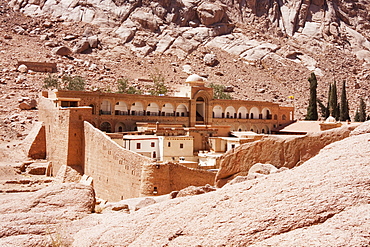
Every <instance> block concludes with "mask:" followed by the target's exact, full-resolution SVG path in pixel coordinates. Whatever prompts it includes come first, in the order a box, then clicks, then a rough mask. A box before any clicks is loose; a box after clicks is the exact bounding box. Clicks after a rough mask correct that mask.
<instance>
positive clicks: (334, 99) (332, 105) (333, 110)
mask: <svg viewBox="0 0 370 247" xmlns="http://www.w3.org/2000/svg"><path fill="white" fill-rule="evenodd" d="M329 111H330V114H331V115H332V116H333V117H334V118H335V119H336V120H338V119H339V111H338V96H337V83H336V82H335V81H334V84H333V85H332V86H331V91H330V98H329Z"/></svg>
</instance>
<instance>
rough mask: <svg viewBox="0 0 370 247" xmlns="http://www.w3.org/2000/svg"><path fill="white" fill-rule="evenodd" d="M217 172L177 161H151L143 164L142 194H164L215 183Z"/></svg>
mask: <svg viewBox="0 0 370 247" xmlns="http://www.w3.org/2000/svg"><path fill="white" fill-rule="evenodd" d="M215 176H216V173H214V172H209V171H205V170H199V169H193V168H188V167H186V166H183V165H180V164H176V163H165V164H160V163H150V164H146V165H144V166H143V172H142V175H141V179H142V184H141V195H142V196H153V195H164V194H168V193H170V192H172V191H176V190H181V189H184V188H186V187H188V186H191V185H194V186H203V185H206V184H211V185H213V184H214V181H215Z"/></svg>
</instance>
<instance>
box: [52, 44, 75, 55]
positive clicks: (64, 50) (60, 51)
mask: <svg viewBox="0 0 370 247" xmlns="http://www.w3.org/2000/svg"><path fill="white" fill-rule="evenodd" d="M52 52H53V53H54V54H56V55H60V56H68V55H71V54H72V51H71V49H69V48H68V47H66V46H58V47H55V48H53V50H52Z"/></svg>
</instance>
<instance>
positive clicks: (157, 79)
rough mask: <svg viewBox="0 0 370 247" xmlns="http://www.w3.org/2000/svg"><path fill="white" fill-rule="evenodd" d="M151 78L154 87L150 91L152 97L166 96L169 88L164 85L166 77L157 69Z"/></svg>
mask: <svg viewBox="0 0 370 247" xmlns="http://www.w3.org/2000/svg"><path fill="white" fill-rule="evenodd" d="M150 78H151V79H152V81H153V85H152V86H151V89H150V90H149V93H150V94H151V95H156V96H158V95H166V94H167V92H168V88H167V86H166V84H165V83H164V81H165V77H164V75H163V74H162V73H161V72H160V71H159V70H158V69H156V72H155V73H153V74H151V75H150Z"/></svg>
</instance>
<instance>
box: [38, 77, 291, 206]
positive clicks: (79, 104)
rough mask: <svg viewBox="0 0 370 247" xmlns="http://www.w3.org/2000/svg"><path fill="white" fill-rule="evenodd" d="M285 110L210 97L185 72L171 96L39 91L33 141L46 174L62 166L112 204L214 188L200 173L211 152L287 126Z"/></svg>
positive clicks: (212, 156)
mask: <svg viewBox="0 0 370 247" xmlns="http://www.w3.org/2000/svg"><path fill="white" fill-rule="evenodd" d="M293 113H294V108H293V107H283V106H280V105H279V104H276V103H271V102H263V101H245V100H224V99H214V98H213V89H212V88H209V87H206V86H205V84H204V81H203V80H202V78H201V77H199V76H197V75H191V76H189V78H188V79H187V80H186V82H185V84H184V85H183V86H182V87H181V88H180V90H179V92H177V93H176V94H175V95H174V96H151V95H132V94H118V93H101V92H81V91H56V90H54V91H44V92H42V97H41V99H40V102H39V114H40V120H41V121H42V126H40V128H39V130H38V136H39V137H38V139H37V140H38V141H39V143H43V142H44V145H45V148H46V150H45V158H46V159H47V160H48V161H50V162H51V163H52V171H53V174H54V175H55V174H56V173H57V172H58V170H59V169H60V167H62V166H63V165H67V166H68V167H70V168H73V169H75V170H77V171H79V172H80V173H81V174H84V176H85V177H90V178H92V179H93V185H94V188H95V191H96V193H97V196H98V197H100V198H103V199H106V200H111V201H117V200H122V199H126V198H130V197H138V196H144V195H145V196H149V195H162V194H166V193H170V192H171V191H174V190H180V189H182V188H185V187H187V186H190V185H195V186H199V185H205V184H207V183H209V184H214V177H215V173H214V172H213V171H209V170H207V169H209V168H217V167H214V166H213V164H214V161H215V159H216V158H217V157H218V156H219V155H221V154H223V153H224V152H226V151H227V150H230V149H232V148H234V147H236V146H238V145H240V144H241V143H244V142H248V141H253V140H256V139H258V138H261V136H262V135H263V134H270V133H272V132H273V131H274V130H275V129H277V128H279V127H282V126H286V125H288V124H290V123H292V122H293V119H294V115H293ZM231 133H234V135H235V136H237V137H231ZM41 156H42V155H41ZM200 168H203V169H200Z"/></svg>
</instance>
